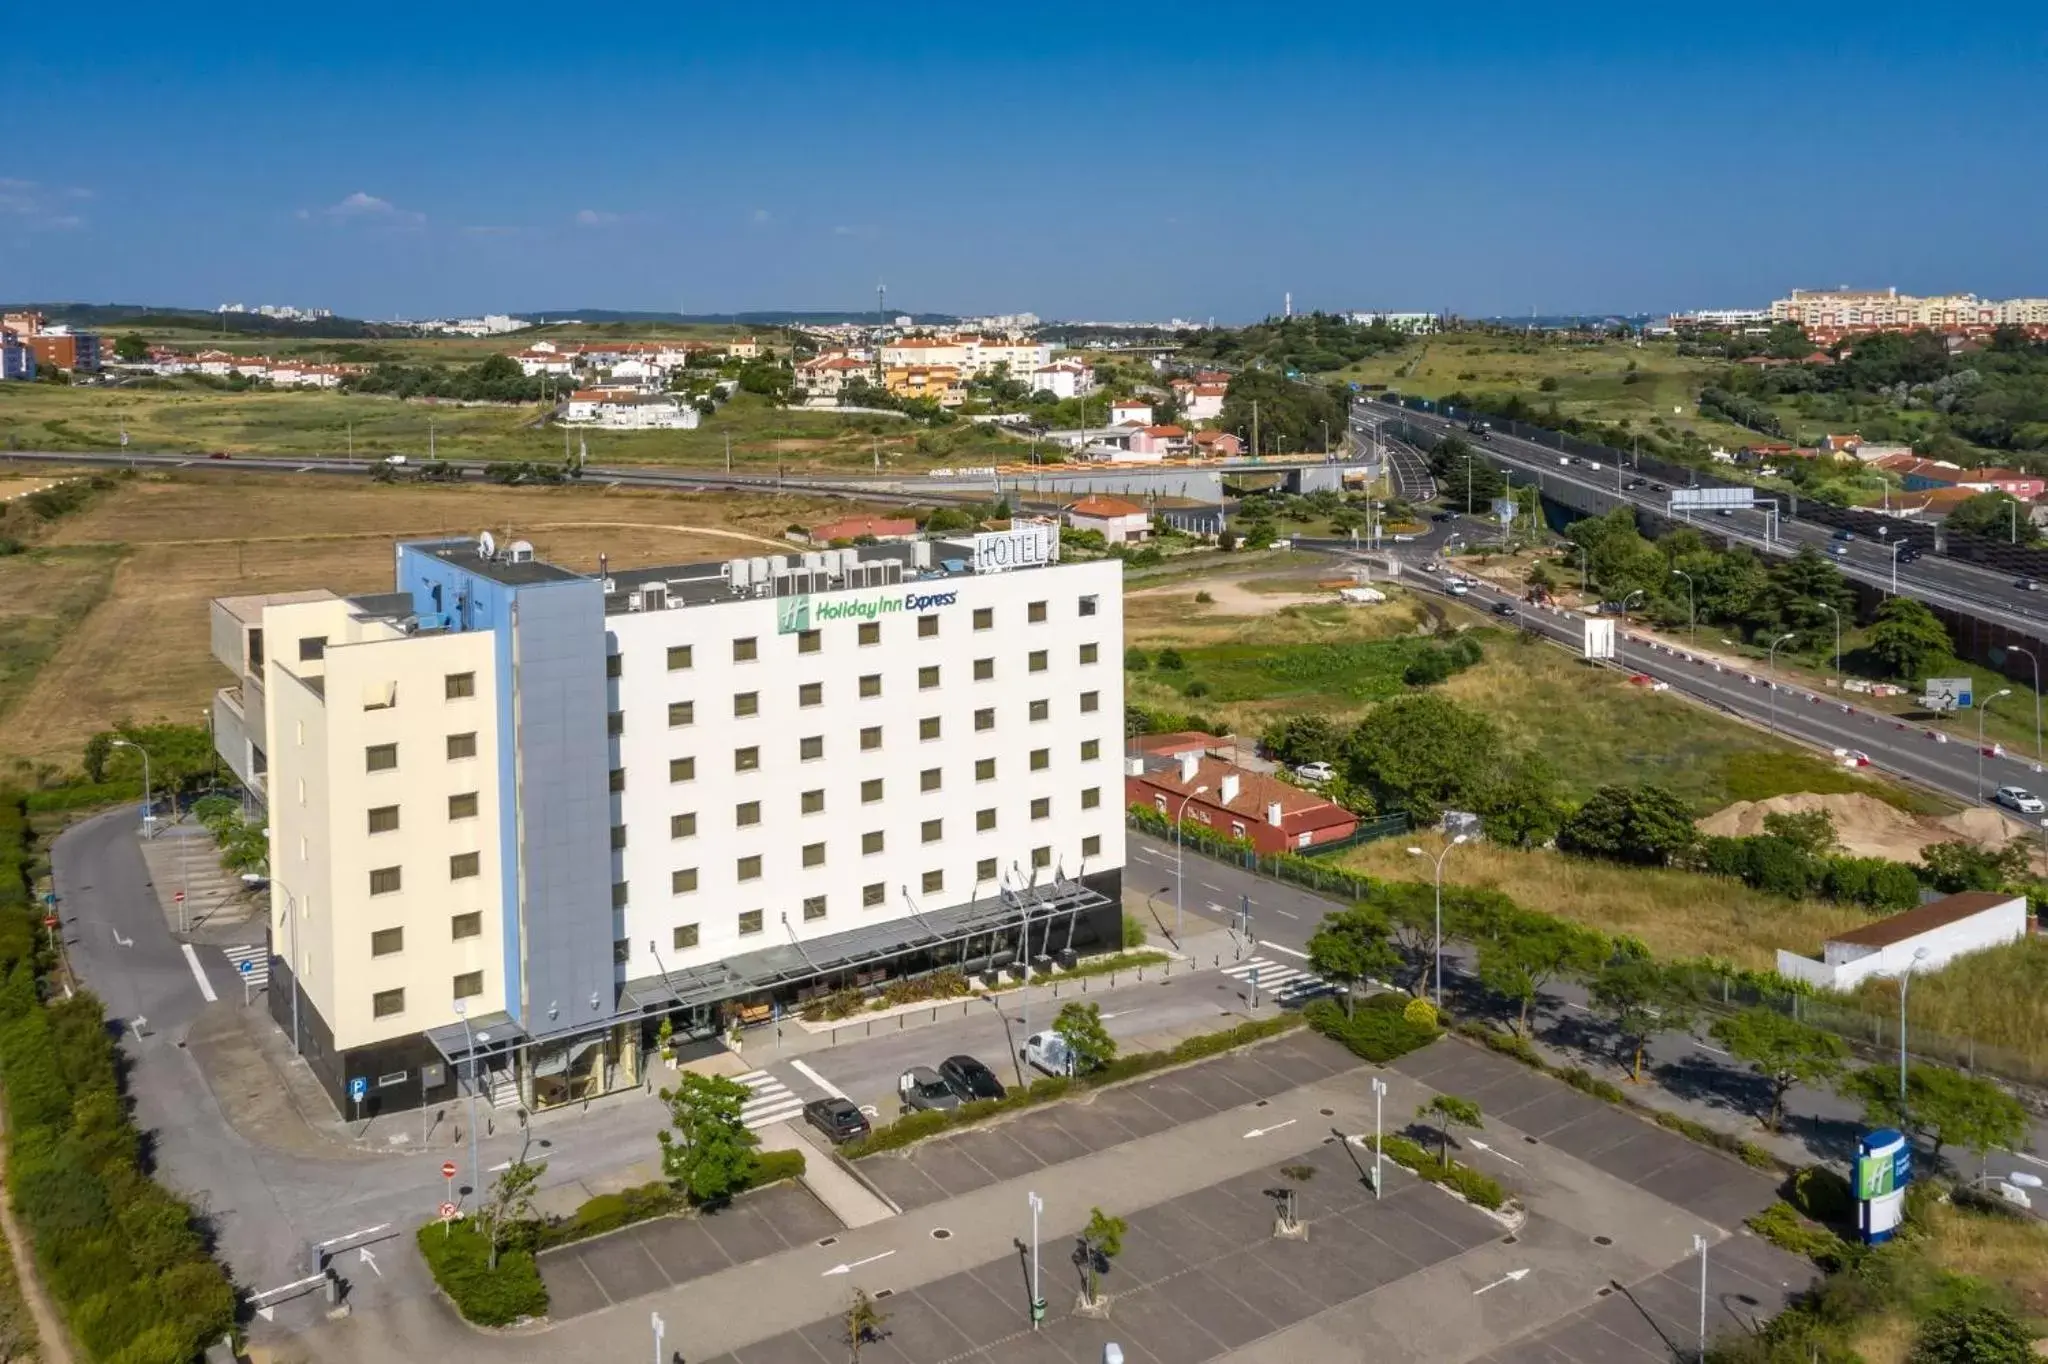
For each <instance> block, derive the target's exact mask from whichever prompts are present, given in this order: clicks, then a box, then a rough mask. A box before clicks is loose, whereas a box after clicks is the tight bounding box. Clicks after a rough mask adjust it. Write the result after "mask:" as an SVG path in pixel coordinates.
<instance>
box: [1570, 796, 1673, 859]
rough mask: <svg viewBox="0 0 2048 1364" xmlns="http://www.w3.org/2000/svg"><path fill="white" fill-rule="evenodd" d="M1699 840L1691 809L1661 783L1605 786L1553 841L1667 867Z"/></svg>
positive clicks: (1588, 852)
mask: <svg viewBox="0 0 2048 1364" xmlns="http://www.w3.org/2000/svg"><path fill="white" fill-rule="evenodd" d="M1698 842H1699V830H1698V829H1696V828H1695V827H1694V826H1693V822H1692V811H1691V810H1690V809H1688V808H1687V806H1686V803H1685V802H1684V801H1683V800H1681V799H1679V798H1678V797H1677V796H1676V795H1674V794H1672V793H1671V792H1670V791H1668V790H1666V789H1665V788H1663V787H1661V786H1656V785H1650V784H1645V785H1642V786H1620V785H1614V786H1603V787H1601V788H1600V789H1599V790H1597V791H1595V792H1594V793H1593V794H1592V795H1591V796H1590V797H1588V798H1587V800H1586V803H1585V804H1584V805H1581V806H1580V807H1579V808H1578V810H1577V811H1576V812H1575V813H1574V814H1573V815H1572V817H1571V818H1570V819H1568V820H1566V821H1565V822H1564V827H1563V828H1561V829H1559V830H1558V833H1557V846H1558V847H1560V848H1562V849H1564V850H1565V851H1566V852H1573V853H1578V854H1580V855H1581V856H1585V857H1605V858H1609V859H1612V860H1613V861H1616V862H1634V863H1638V864H1641V865H1644V866H1654V867H1662V866H1668V865H1669V864H1670V863H1672V862H1673V861H1676V860H1677V859H1679V858H1681V857H1683V856H1684V855H1685V854H1686V853H1688V852H1690V851H1692V849H1693V847H1694V846H1695V845H1696V844H1697V843H1698Z"/></svg>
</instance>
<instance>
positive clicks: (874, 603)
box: [775, 588, 960, 635]
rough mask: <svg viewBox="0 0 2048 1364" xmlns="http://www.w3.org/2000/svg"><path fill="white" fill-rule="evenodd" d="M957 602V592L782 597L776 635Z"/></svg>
mask: <svg viewBox="0 0 2048 1364" xmlns="http://www.w3.org/2000/svg"><path fill="white" fill-rule="evenodd" d="M958 600H960V594H959V593H958V592H926V591H921V590H910V591H898V590H896V589H894V588H891V589H890V590H888V591H885V592H834V593H831V594H830V595H827V596H812V595H810V594H808V593H807V594H805V595H803V596H797V597H784V598H783V599H782V601H781V603H780V605H779V608H778V610H777V611H776V619H775V630H776V633H777V634H783V635H794V634H800V633H802V632H803V631H805V630H815V629H817V628H818V627H819V626H820V625H824V624H826V623H828V622H830V621H835V620H879V619H881V618H882V617H883V616H894V615H900V614H902V613H904V612H909V613H911V614H920V613H922V612H925V611H936V610H938V609H939V608H940V607H942V606H951V605H952V604H953V603H954V602H956V601H958Z"/></svg>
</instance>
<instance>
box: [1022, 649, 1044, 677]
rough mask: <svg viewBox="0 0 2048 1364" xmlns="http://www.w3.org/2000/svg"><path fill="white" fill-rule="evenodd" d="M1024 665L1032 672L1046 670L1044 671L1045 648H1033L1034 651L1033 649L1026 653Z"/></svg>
mask: <svg viewBox="0 0 2048 1364" xmlns="http://www.w3.org/2000/svg"><path fill="white" fill-rule="evenodd" d="M1024 666H1025V667H1026V668H1027V669H1028V670H1029V671H1031V672H1035V673H1042V672H1044V671H1045V650H1043V649H1033V650H1032V651H1031V652H1030V653H1028V654H1026V655H1025V656H1024Z"/></svg>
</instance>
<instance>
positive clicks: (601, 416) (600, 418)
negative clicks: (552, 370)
mask: <svg viewBox="0 0 2048 1364" xmlns="http://www.w3.org/2000/svg"><path fill="white" fill-rule="evenodd" d="M699 420H701V416H700V414H699V413H698V411H697V409H696V408H695V407H693V406H691V405H690V404H688V403H685V402H682V401H680V400H678V399H675V398H665V397H661V396H660V395H658V394H634V395H624V394H616V393H607V394H605V395H603V396H601V397H594V396H585V395H580V394H579V395H576V396H573V397H571V398H570V399H569V401H568V402H567V403H565V404H563V406H562V421H563V423H564V424H565V425H569V426H601V427H605V428H608V429H610V430H614V431H655V430H669V431H694V430H696V429H697V423H698V421H699Z"/></svg>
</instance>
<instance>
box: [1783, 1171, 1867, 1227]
mask: <svg viewBox="0 0 2048 1364" xmlns="http://www.w3.org/2000/svg"><path fill="white" fill-rule="evenodd" d="M1785 1197H1786V1201H1787V1202H1789V1203H1791V1205H1792V1206H1793V1207H1794V1208H1797V1209H1798V1210H1799V1211H1800V1212H1801V1213H1804V1214H1805V1215H1806V1216H1807V1217H1810V1218H1812V1219H1813V1220H1814V1221H1816V1222H1819V1223H1820V1224H1821V1225H1822V1226H1840V1227H1847V1226H1853V1225H1854V1224H1855V1221H1856V1191H1855V1190H1854V1189H1852V1188H1850V1187H1849V1181H1848V1180H1846V1179H1844V1178H1843V1177H1842V1176H1841V1175H1839V1174H1837V1173H1836V1172H1835V1171H1833V1170H1830V1169H1829V1168H1828V1167H1827V1166H1825V1165H1809V1166H1807V1167H1806V1168H1805V1169H1803V1170H1800V1171H1798V1172H1797V1173H1795V1174H1794V1175H1793V1176H1792V1178H1791V1179H1790V1180H1788V1181H1786V1194H1785Z"/></svg>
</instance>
